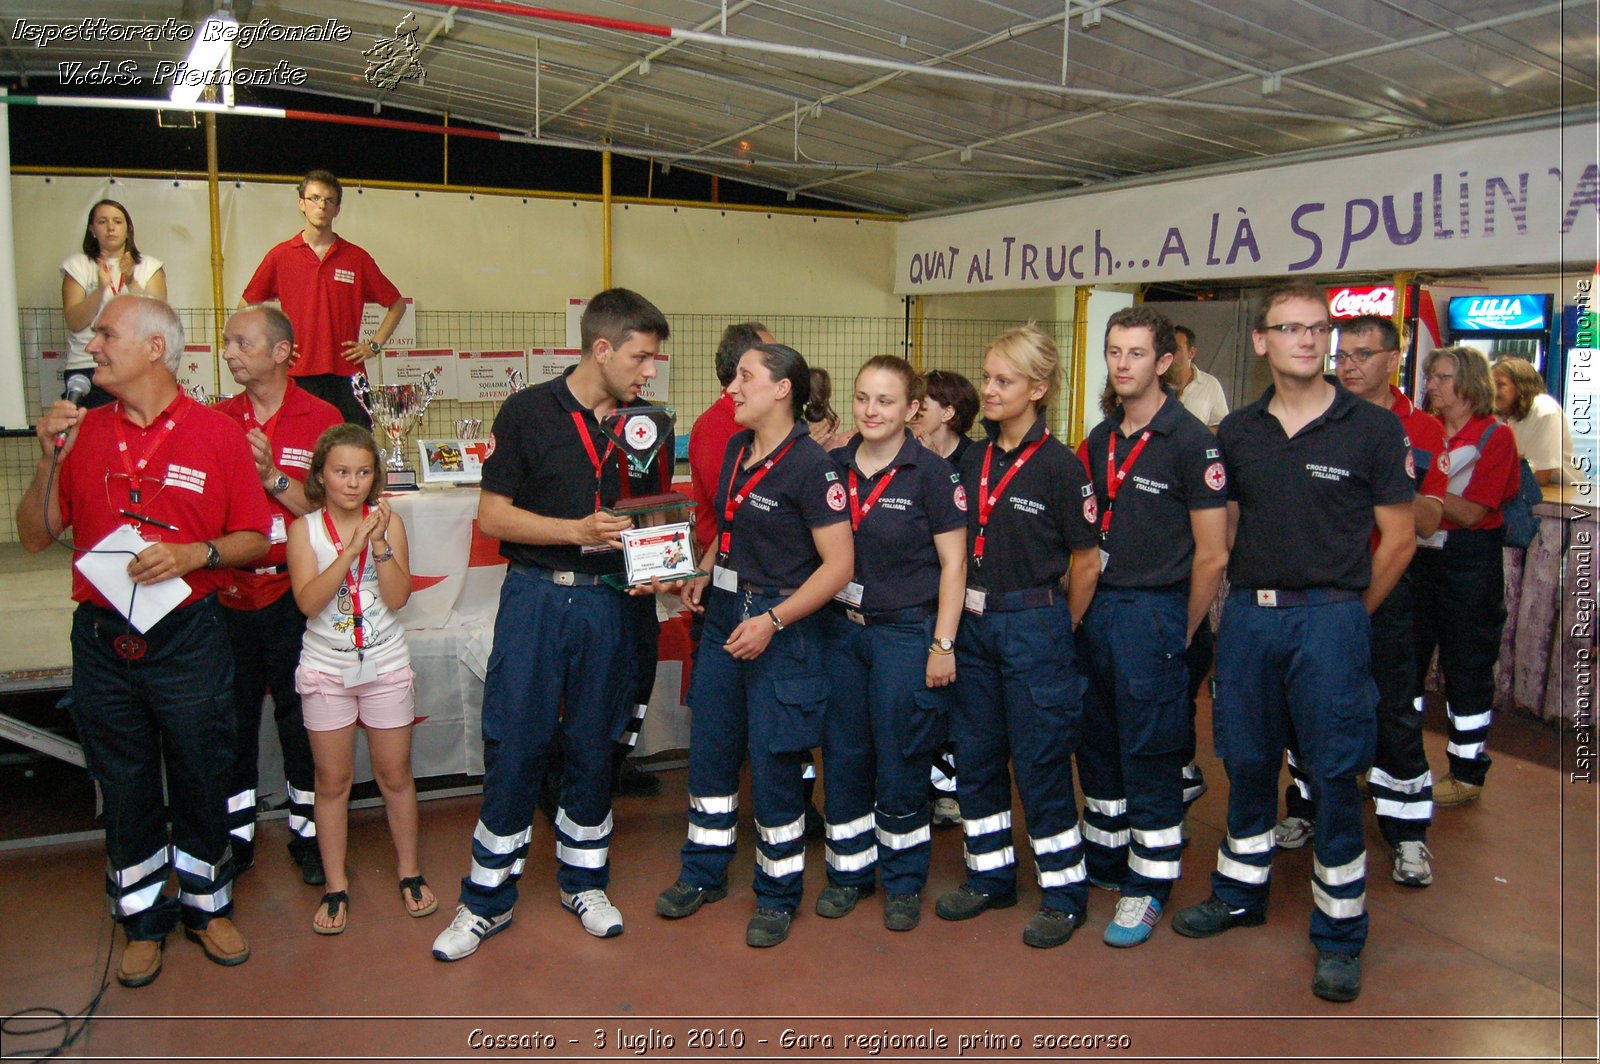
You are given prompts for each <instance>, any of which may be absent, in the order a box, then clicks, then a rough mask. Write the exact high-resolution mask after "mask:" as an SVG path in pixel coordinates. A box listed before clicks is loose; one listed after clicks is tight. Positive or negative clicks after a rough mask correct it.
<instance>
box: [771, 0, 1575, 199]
mask: <svg viewBox="0 0 1600 1064" xmlns="http://www.w3.org/2000/svg"><path fill="white" fill-rule="evenodd" d="M1590 2H1592V0H1556V2H1554V3H1549V4H1544V5H1541V6H1539V7H1536V8H1530V9H1527V10H1524V11H1520V12H1516V13H1513V14H1508V15H1498V16H1495V17H1494V18H1488V19H1481V20H1479V21H1478V22H1473V23H1469V24H1467V25H1465V26H1462V27H1459V31H1460V32H1463V33H1478V32H1482V31H1483V30H1488V29H1498V28H1500V27H1501V26H1505V25H1510V24H1513V23H1516V22H1522V21H1526V20H1528V19H1530V18H1538V17H1541V16H1544V15H1549V14H1553V13H1556V12H1560V11H1565V10H1566V9H1567V8H1569V7H1580V6H1586V5H1587V4H1588V3H1590ZM1448 36H1452V34H1451V33H1448V32H1436V33H1426V34H1422V35H1420V36H1417V37H1410V38H1407V39H1405V40H1403V41H1389V42H1386V43H1384V44H1380V45H1371V46H1369V47H1366V48H1360V49H1357V50H1355V51H1352V52H1345V53H1342V54H1340V55H1336V56H1325V57H1323V58H1321V59H1316V60H1311V61H1308V62H1305V63H1299V64H1296V65H1294V66H1290V67H1284V68H1282V69H1281V70H1278V71H1277V73H1278V74H1281V75H1283V76H1284V77H1294V76H1298V75H1300V74H1304V73H1309V72H1311V71H1313V70H1320V69H1322V68H1324V67H1329V66H1337V65H1339V64H1341V63H1347V62H1354V61H1358V60H1360V59H1365V58H1369V57H1371V56H1373V55H1382V54H1386V53H1388V52H1394V51H1403V50H1406V49H1412V48H1419V47H1421V46H1423V45H1426V44H1430V43H1432V42H1434V41H1437V40H1440V39H1442V38H1445V37H1448ZM1254 76H1255V75H1251V74H1238V75H1234V76H1232V77H1227V78H1223V79H1220V80H1217V81H1212V82H1209V83H1207V84H1204V85H1191V86H1188V87H1186V88H1183V89H1178V90H1174V91H1175V92H1179V93H1184V94H1189V93H1197V92H1210V91H1214V90H1216V89H1220V88H1227V87H1230V86H1233V85H1237V84H1239V83H1241V82H1246V81H1250V80H1252V79H1253V77H1254ZM1117 110H1119V111H1120V110H1122V109H1121V108H1118V109H1117ZM1093 117H1099V114H1095V115H1073V116H1071V117H1069V118H1064V119H1060V120H1057V121H1054V122H1050V123H1046V124H1044V125H1042V126H1033V127H1029V128H1028V129H1025V130H1013V131H1011V132H1009V133H1004V134H1001V135H999V136H997V137H994V138H992V139H991V140H990V141H988V142H982V143H979V144H975V145H973V146H974V147H982V146H985V144H986V143H995V142H1001V141H1008V140H1014V139H1018V138H1021V137H1025V136H1035V135H1037V134H1039V133H1045V132H1050V131H1053V130H1056V129H1060V128H1063V127H1065V126H1069V125H1075V124H1077V123H1079V122H1082V121H1085V120H1087V119H1088V118H1093ZM939 154H940V153H931V154H929V155H923V156H918V157H917V158H916V159H913V160H908V161H909V162H915V163H925V162H929V161H931V160H932V159H935V158H937V157H938V155H939ZM854 176H856V175H841V176H840V177H838V178H831V179H826V180H823V181H815V182H811V183H810V184H806V185H801V186H799V188H797V189H796V191H797V192H809V191H811V190H813V189H817V188H823V187H825V186H828V185H832V184H836V183H837V182H839V181H842V180H848V179H850V178H852V177H854Z"/></svg>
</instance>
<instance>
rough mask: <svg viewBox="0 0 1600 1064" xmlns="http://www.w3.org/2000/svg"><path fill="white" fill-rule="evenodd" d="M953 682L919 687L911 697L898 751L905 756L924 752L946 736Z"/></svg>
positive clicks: (948, 735)
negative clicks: (903, 734)
mask: <svg viewBox="0 0 1600 1064" xmlns="http://www.w3.org/2000/svg"><path fill="white" fill-rule="evenodd" d="M954 698H955V684H950V685H948V686H946V687H922V688H919V689H918V690H917V691H915V692H914V693H913V694H912V696H911V707H910V708H909V709H908V710H907V711H906V731H905V744H904V746H903V747H902V749H901V751H900V753H901V754H902V755H904V756H906V757H915V756H917V755H918V754H925V753H927V752H928V751H930V750H932V749H933V748H935V747H936V746H938V745H940V744H941V743H943V742H945V741H946V740H947V739H949V738H950V711H951V709H952V707H953V705H954Z"/></svg>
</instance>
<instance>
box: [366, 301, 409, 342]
mask: <svg viewBox="0 0 1600 1064" xmlns="http://www.w3.org/2000/svg"><path fill="white" fill-rule="evenodd" d="M387 313H389V308H388V307H386V306H384V305H383V304H382V303H363V304H362V305H361V335H360V337H359V338H360V339H361V340H370V339H372V337H373V336H374V335H375V334H376V333H377V331H378V326H379V325H381V324H382V323H383V316H384V315H385V314H387ZM383 346H384V350H386V351H387V350H388V349H389V348H391V347H399V348H413V347H416V346H417V304H416V302H415V301H414V300H413V299H412V298H411V297H410V296H407V297H406V312H405V315H404V316H403V317H402V318H401V319H400V323H399V324H398V325H396V326H395V327H394V332H392V333H390V334H389V339H387V340H385V341H384V344H383Z"/></svg>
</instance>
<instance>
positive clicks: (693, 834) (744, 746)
mask: <svg viewBox="0 0 1600 1064" xmlns="http://www.w3.org/2000/svg"><path fill="white" fill-rule="evenodd" d="M810 390H811V371H810V369H809V368H808V367H807V366H806V362H805V359H804V358H802V357H801V355H800V353H799V352H798V351H795V350H794V349H793V348H791V347H785V346H784V345H783V344H758V345H756V346H755V347H752V348H751V349H750V350H748V351H746V352H745V353H744V356H743V357H741V358H740V359H739V368H738V370H737V372H736V373H735V375H734V379H733V382H732V383H731V384H729V385H728V388H727V392H728V395H729V397H730V398H732V400H733V405H734V415H733V416H734V420H735V421H737V422H738V423H739V424H740V425H741V426H743V427H744V431H742V432H740V433H738V434H736V435H735V436H734V437H733V439H732V440H730V441H728V450H727V454H726V456H725V457H724V459H723V463H722V472H721V475H720V476H719V477H718V479H717V492H716V496H715V498H714V500H713V505H714V506H715V507H716V510H717V518H718V528H717V536H716V538H715V540H714V541H713V542H712V544H711V547H710V548H709V549H708V550H707V551H706V553H705V556H704V557H703V558H702V560H701V564H700V567H701V568H702V569H704V570H709V571H710V572H711V577H710V579H709V581H708V580H707V578H705V577H700V578H698V579H696V580H692V581H687V582H685V583H684V584H683V585H681V591H682V595H683V600H684V603H685V604H686V605H688V606H689V608H690V609H693V610H699V609H701V608H702V599H703V600H704V609H705V614H706V624H705V631H704V634H703V635H702V636H701V639H700V646H699V649H698V650H696V652H695V659H694V674H693V677H692V678H691V680H690V683H689V707H690V709H692V710H693V711H694V733H693V736H692V737H691V738H690V740H689V833H688V834H689V837H688V840H687V841H686V842H685V843H684V845H683V865H682V871H681V872H680V873H679V876H678V880H677V882H675V883H673V884H672V886H670V887H668V888H667V889H666V890H664V891H662V892H661V895H660V897H658V898H657V899H656V912H657V913H659V914H660V915H662V916H664V917H667V918H668V919H679V918H681V917H685V916H689V915H691V914H692V913H694V912H696V911H697V910H698V909H699V908H700V906H701V905H703V904H705V903H706V902H713V901H717V900H719V899H721V898H724V897H727V894H728V879H727V875H728V863H729V862H730V861H731V860H733V853H734V843H735V832H736V830H737V826H738V822H739V766H740V764H741V763H742V762H743V761H744V758H745V756H746V753H748V755H749V758H750V794H751V801H752V803H753V804H754V805H755V820H756V833H757V848H756V876H755V894H756V912H755V915H754V916H753V917H752V918H751V920H750V925H749V927H748V929H747V930H746V933H745V941H746V943H748V944H749V945H751V946H756V947H764V946H776V945H777V944H778V943H780V942H782V941H783V940H784V939H785V938H787V937H788V935H789V924H790V922H791V920H792V919H793V917H794V912H795V910H796V909H797V908H798V907H799V905H800V898H801V893H802V882H801V879H802V873H803V871H804V868H805V839H804V837H803V836H804V832H805V798H804V795H803V791H802V784H801V779H800V769H801V762H802V759H803V757H804V755H805V754H806V752H807V751H809V750H810V749H811V748H812V747H815V746H818V745H820V743H821V742H822V718H823V712H824V709H825V707H826V706H827V702H828V679H827V673H826V671H825V666H824V664H823V660H822V639H821V634H820V632H819V631H818V630H817V618H816V617H815V616H814V614H815V613H816V612H817V610H819V609H821V608H822V607H823V606H825V605H826V604H827V603H828V601H829V600H830V599H832V598H833V596H834V595H836V594H838V593H839V591H841V590H843V588H844V586H845V584H846V583H848V582H849V580H850V574H851V572H852V570H853V567H854V552H853V550H852V546H851V539H850V525H849V516H850V515H849V511H848V500H847V499H846V494H845V485H844V482H843V480H842V478H841V477H840V475H839V473H838V471H837V469H836V468H835V467H834V464H833V460H832V459H830V458H829V457H828V455H827V453H826V452H824V451H823V450H822V448H821V447H820V446H819V445H818V444H817V443H816V441H815V440H813V439H812V438H811V436H810V434H809V432H808V426H807V425H806V422H805V421H804V420H803V419H802V417H801V411H803V410H804V409H805V405H806V399H807V398H808V396H809V394H810ZM708 583H709V585H710V586H709V587H708V586H707V585H708Z"/></svg>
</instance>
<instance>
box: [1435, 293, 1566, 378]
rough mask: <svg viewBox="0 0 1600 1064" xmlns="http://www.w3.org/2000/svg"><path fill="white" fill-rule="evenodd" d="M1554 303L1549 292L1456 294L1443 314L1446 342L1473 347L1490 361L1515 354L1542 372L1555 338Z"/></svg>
mask: <svg viewBox="0 0 1600 1064" xmlns="http://www.w3.org/2000/svg"><path fill="white" fill-rule="evenodd" d="M1554 302H1555V301H1554V298H1553V297H1552V296H1551V295H1550V293H1548V292H1538V293H1525V294H1522V295H1493V296H1456V297H1455V298H1454V299H1452V300H1450V307H1449V310H1448V312H1447V315H1446V318H1447V323H1446V327H1447V328H1448V330H1449V336H1448V342H1449V343H1452V344H1465V345H1467V346H1468V347H1475V348H1477V349H1478V350H1480V351H1482V352H1483V353H1484V354H1485V355H1488V356H1489V361H1491V362H1493V361H1494V360H1495V359H1496V358H1499V357H1501V356H1503V355H1516V356H1517V357H1518V358H1524V359H1527V360H1528V361H1529V362H1531V363H1533V366H1534V368H1535V369H1537V370H1538V371H1539V372H1540V373H1545V372H1546V367H1547V365H1548V363H1549V361H1550V352H1551V350H1552V349H1553V348H1554V344H1555V342H1556V339H1557V338H1556V337H1555V335H1554V334H1553V333H1552V332H1551V330H1552V328H1553V327H1554V326H1555V325H1556V323H1557V319H1556V318H1555V315H1554V313H1553V311H1554V307H1553V303H1554Z"/></svg>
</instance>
